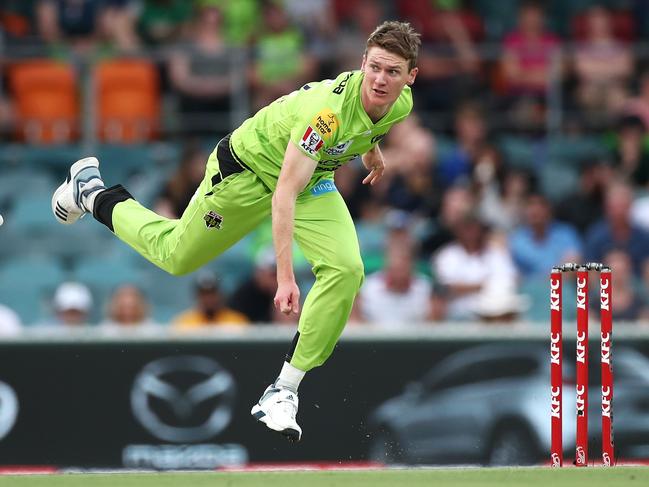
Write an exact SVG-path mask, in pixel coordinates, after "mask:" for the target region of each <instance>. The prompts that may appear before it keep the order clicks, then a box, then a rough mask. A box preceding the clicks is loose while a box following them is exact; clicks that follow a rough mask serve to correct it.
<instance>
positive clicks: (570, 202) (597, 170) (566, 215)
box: [556, 159, 613, 237]
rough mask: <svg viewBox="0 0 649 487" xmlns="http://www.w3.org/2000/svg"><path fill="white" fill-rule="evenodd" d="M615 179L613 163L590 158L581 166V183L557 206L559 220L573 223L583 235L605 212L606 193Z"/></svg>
mask: <svg viewBox="0 0 649 487" xmlns="http://www.w3.org/2000/svg"><path fill="white" fill-rule="evenodd" d="M612 179H613V170H612V167H611V164H609V163H608V162H607V161H605V160H603V159H588V160H584V161H582V162H581V164H580V167H579V184H578V186H577V188H575V191H574V192H572V193H571V194H569V195H567V196H566V197H565V198H564V199H562V200H561V201H560V202H559V204H558V205H557V208H556V216H557V218H558V219H559V220H561V221H564V222H566V223H570V224H572V225H573V226H574V227H575V228H576V229H577V231H578V232H579V234H580V235H581V236H582V237H583V236H584V235H585V234H586V232H587V230H588V229H589V228H590V226H591V225H593V224H594V223H595V222H597V221H598V220H599V219H600V218H601V216H602V214H603V213H604V193H605V191H606V187H607V186H608V184H609V183H610V181H611V180H612Z"/></svg>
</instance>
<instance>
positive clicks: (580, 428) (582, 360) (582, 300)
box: [575, 266, 588, 467]
mask: <svg viewBox="0 0 649 487" xmlns="http://www.w3.org/2000/svg"><path fill="white" fill-rule="evenodd" d="M576 392H577V408H576V409H577V449H576V451H575V465H576V466H577V467H585V466H587V465H588V270H587V268H586V267H584V266H580V267H579V268H578V270H577V385H576Z"/></svg>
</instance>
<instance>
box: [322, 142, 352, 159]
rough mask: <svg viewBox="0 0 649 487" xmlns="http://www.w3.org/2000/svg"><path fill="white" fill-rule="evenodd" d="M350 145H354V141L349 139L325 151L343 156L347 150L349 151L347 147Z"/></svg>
mask: <svg viewBox="0 0 649 487" xmlns="http://www.w3.org/2000/svg"><path fill="white" fill-rule="evenodd" d="M350 145H352V141H351V140H348V141H347V142H343V143H342V144H338V145H335V146H333V147H330V148H329V149H325V150H324V151H325V153H326V154H329V155H330V156H342V155H343V154H344V153H345V152H347V149H349V146H350Z"/></svg>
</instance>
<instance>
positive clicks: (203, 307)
mask: <svg viewBox="0 0 649 487" xmlns="http://www.w3.org/2000/svg"><path fill="white" fill-rule="evenodd" d="M195 293H196V294H195V295H196V306H195V307H194V308H192V309H188V310H187V311H184V312H182V313H180V314H179V315H178V316H176V317H175V318H173V320H172V324H173V326H174V327H175V328H177V329H180V330H190V329H193V328H200V327H203V326H209V325H239V326H241V325H247V324H248V323H249V320H248V318H247V317H246V315H244V314H243V313H240V312H239V311H235V310H233V309H230V308H228V307H227V306H226V304H225V302H226V301H225V296H223V295H222V294H221V291H220V289H219V285H218V281H217V280H216V276H215V275H214V273H212V272H209V271H201V272H199V273H198V276H197V278H196V287H195Z"/></svg>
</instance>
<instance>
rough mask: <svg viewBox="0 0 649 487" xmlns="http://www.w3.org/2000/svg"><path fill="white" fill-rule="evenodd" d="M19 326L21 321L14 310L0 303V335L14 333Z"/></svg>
mask: <svg viewBox="0 0 649 487" xmlns="http://www.w3.org/2000/svg"><path fill="white" fill-rule="evenodd" d="M21 327H22V323H21V321H20V317H19V316H18V315H17V314H16V312H15V311H13V310H12V309H11V308H8V307H7V306H4V305H2V304H0V336H9V335H16V334H17V333H19V332H20V329H21Z"/></svg>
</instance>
